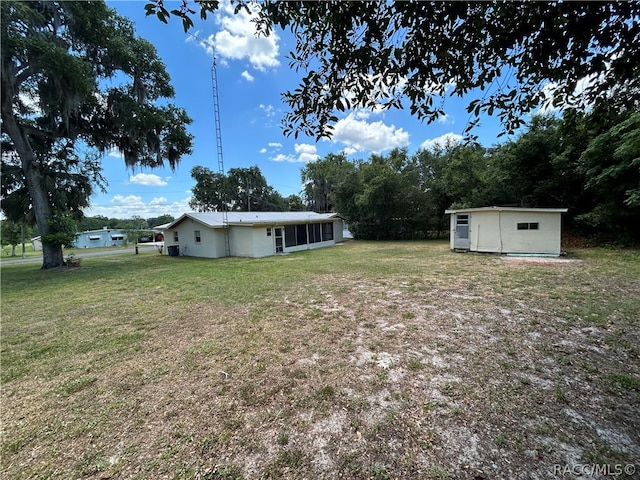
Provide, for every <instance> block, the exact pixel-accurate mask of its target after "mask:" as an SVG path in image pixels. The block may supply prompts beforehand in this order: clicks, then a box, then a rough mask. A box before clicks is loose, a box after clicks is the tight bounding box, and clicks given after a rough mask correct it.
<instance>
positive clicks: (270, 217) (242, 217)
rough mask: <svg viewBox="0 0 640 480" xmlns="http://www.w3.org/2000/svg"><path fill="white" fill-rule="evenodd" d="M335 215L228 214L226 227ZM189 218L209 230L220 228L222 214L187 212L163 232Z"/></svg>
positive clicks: (323, 219) (314, 220)
mask: <svg viewBox="0 0 640 480" xmlns="http://www.w3.org/2000/svg"><path fill="white" fill-rule="evenodd" d="M339 217H340V216H339V215H338V214H337V213H315V212H228V213H227V224H228V225H284V224H291V223H319V222H326V221H328V220H330V219H333V218H339ZM187 218H190V219H192V220H195V221H196V222H199V223H201V224H203V225H205V226H207V227H210V228H222V227H224V226H225V224H224V213H223V212H189V213H185V214H183V215H181V216H180V218H178V219H176V220H175V221H173V222H171V223H170V224H168V225H166V226H164V227H165V228H164V229H165V230H168V229H170V228H173V227H174V226H176V225H177V224H179V223H181V222H182V221H183V220H185V219H187Z"/></svg>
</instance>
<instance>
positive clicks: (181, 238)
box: [156, 212, 343, 258]
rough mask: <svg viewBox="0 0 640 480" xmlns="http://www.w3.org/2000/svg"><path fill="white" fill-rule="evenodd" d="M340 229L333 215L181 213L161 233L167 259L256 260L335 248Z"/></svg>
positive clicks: (340, 236) (339, 219)
mask: <svg viewBox="0 0 640 480" xmlns="http://www.w3.org/2000/svg"><path fill="white" fill-rule="evenodd" d="M225 216H226V218H225ZM156 228H157V227H156ZM342 230H343V219H342V217H340V216H339V215H338V214H335V213H314V212H227V213H226V214H225V213H223V212H205V213H185V214H183V215H182V216H181V217H180V218H178V219H176V220H175V221H173V222H171V223H170V224H169V225H167V226H166V227H165V228H164V229H163V233H164V244H165V246H166V249H167V253H168V254H169V255H171V256H177V255H186V256H191V257H206V258H220V257H228V256H231V257H256V258H258V257H266V256H269V255H274V254H279V253H289V252H296V251H300V250H308V249H312V248H322V247H328V246H331V245H335V244H336V243H338V242H341V241H342V240H343V237H342Z"/></svg>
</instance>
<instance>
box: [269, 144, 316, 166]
mask: <svg viewBox="0 0 640 480" xmlns="http://www.w3.org/2000/svg"><path fill="white" fill-rule="evenodd" d="M269 145H270V146H276V145H277V149H279V148H280V147H282V145H281V144H279V143H275V142H274V143H273V144H271V143H270V144H269ZM293 149H294V151H295V155H291V154H289V155H286V154H284V153H278V154H277V155H274V156H273V157H270V160H272V161H274V162H289V163H309V162H315V161H316V160H317V159H318V158H320V157H319V155H318V154H317V148H316V146H315V145H311V144H309V143H296V144H295V145H294V146H293Z"/></svg>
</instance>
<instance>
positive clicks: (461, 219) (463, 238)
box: [453, 213, 471, 250]
mask: <svg viewBox="0 0 640 480" xmlns="http://www.w3.org/2000/svg"><path fill="white" fill-rule="evenodd" d="M470 223H471V215H469V214H468V213H456V229H455V231H454V239H453V248H454V249H458V248H460V249H463V250H469V224H470Z"/></svg>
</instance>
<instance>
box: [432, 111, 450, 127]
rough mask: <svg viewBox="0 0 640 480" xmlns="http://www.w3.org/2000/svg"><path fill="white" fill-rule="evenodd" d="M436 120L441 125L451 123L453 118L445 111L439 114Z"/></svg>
mask: <svg viewBox="0 0 640 480" xmlns="http://www.w3.org/2000/svg"><path fill="white" fill-rule="evenodd" d="M436 122H438V123H442V124H443V125H453V119H452V118H451V117H450V116H449V115H447V114H446V113H445V114H444V115H441V116H439V117H438V119H437V120H436Z"/></svg>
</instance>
